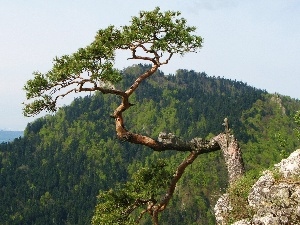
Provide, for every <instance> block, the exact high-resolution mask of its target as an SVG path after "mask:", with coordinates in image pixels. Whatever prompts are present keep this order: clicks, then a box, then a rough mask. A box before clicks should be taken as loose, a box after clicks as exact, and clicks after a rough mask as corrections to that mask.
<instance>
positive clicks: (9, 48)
mask: <svg viewBox="0 0 300 225" xmlns="http://www.w3.org/2000/svg"><path fill="white" fill-rule="evenodd" d="M156 6H159V7H160V8H161V10H162V11H166V10H172V11H180V12H181V13H182V17H184V18H186V19H187V23H188V25H191V26H196V27H197V31H196V34H198V35H200V36H202V38H203V39H204V43H203V48H202V49H201V50H200V51H199V52H198V53H197V54H196V53H189V54H186V55H185V56H184V57H174V58H172V60H171V61H170V62H169V64H168V65H165V66H163V67H161V70H162V71H163V72H164V73H165V74H175V73H176V70H177V69H188V70H194V71H196V72H206V73H207V74H208V75H209V76H216V77H218V76H220V77H224V78H228V79H233V80H238V81H242V82H245V83H247V84H249V85H251V86H253V87H256V88H260V89H265V90H266V91H268V92H269V93H275V92H276V93H279V94H282V95H287V96H290V97H292V98H296V99H300V92H299V88H300V1H299V0H165V1H161V0H151V1H150V0H144V1H139V0H138V1H137V0H109V1H104V0H26V1H25V0H1V2H0V79H1V80H0V96H1V97H0V130H1V129H6V130H24V129H25V127H26V125H27V124H28V123H29V122H32V121H34V120H35V119H37V118H38V117H40V116H43V115H45V114H43V113H42V114H41V115H39V116H36V117H30V118H26V117H24V116H23V114H22V108H23V105H22V102H24V101H25V91H24V90H23V86H24V84H25V83H26V81H27V80H29V79H31V78H32V77H33V76H32V72H34V71H40V72H47V71H48V70H50V69H51V65H52V59H53V58H54V57H55V56H61V55H65V54H71V53H73V52H75V51H76V50H77V49H78V48H80V47H85V46H87V45H88V44H90V43H91V42H92V41H93V38H94V36H95V34H96V32H97V30H99V29H103V28H106V27H107V26H109V25H115V26H117V27H119V26H122V25H127V24H129V22H130V20H131V17H132V16H136V15H138V13H139V11H144V10H146V11H147V10H153V9H154V8H155V7H156ZM133 63H134V62H132V61H130V60H125V59H124V58H122V57H117V60H116V67H117V68H119V69H123V68H125V67H127V66H130V65H132V64H133ZM73 98H74V96H73V97H72V98H69V99H67V100H65V102H63V103H62V104H70V102H71V100H72V99H73Z"/></svg>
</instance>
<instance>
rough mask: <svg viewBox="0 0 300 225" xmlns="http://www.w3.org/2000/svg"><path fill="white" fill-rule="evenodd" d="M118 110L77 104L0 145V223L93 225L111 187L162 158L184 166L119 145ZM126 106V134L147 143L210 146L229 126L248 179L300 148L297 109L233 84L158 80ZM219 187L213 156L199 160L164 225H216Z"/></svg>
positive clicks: (192, 77) (104, 99) (222, 176)
mask: <svg viewBox="0 0 300 225" xmlns="http://www.w3.org/2000/svg"><path fill="white" fill-rule="evenodd" d="M146 68H148V66H147V65H136V66H132V67H128V68H126V69H124V70H123V71H122V75H123V80H122V81H121V82H120V83H119V85H120V86H125V87H127V86H128V85H130V84H131V83H132V81H133V80H134V79H135V77H136V76H135V75H137V74H141V72H142V71H145V70H146ZM119 101H120V100H119V99H118V97H116V96H111V95H103V94H101V93H95V94H93V95H90V96H86V97H82V98H77V99H75V100H74V101H73V102H72V103H71V105H69V106H65V107H63V108H61V109H60V110H59V111H58V112H57V113H56V114H55V115H48V116H45V117H43V118H40V119H37V120H36V121H35V122H33V123H30V124H28V126H27V128H26V130H25V132H24V137H22V138H19V139H16V140H15V141H14V142H11V143H2V144H1V145H0V168H1V176H0V184H1V189H0V212H1V213H0V224H9V225H11V224H90V221H91V218H92V215H93V212H94V208H95V206H96V202H97V198H96V196H97V195H98V193H99V190H108V189H110V188H114V186H115V185H116V184H117V183H120V182H125V181H126V180H127V179H128V178H129V177H130V176H131V175H133V174H134V173H135V172H136V171H137V170H138V169H139V168H140V167H142V166H147V165H150V164H151V163H152V162H155V161H157V160H158V159H159V158H162V159H164V158H165V159H168V160H167V162H168V164H169V165H168V166H169V167H170V168H172V167H174V168H175V167H176V166H177V165H178V164H179V163H180V162H181V160H182V158H183V156H184V155H185V154H187V153H178V152H174V151H168V152H162V153H159V152H153V151H152V150H151V149H148V148H145V147H141V146H137V145H133V144H129V143H127V142H122V141H120V140H119V139H117V138H116V134H115V126H114V121H113V119H112V118H110V115H111V114H112V112H113V110H114V109H115V107H116V105H117V104H119ZM131 102H132V103H134V104H135V105H134V106H133V107H132V108H131V109H130V110H129V111H128V112H126V114H125V115H124V116H125V120H126V124H127V126H128V127H130V129H131V130H133V131H138V132H141V133H145V134H148V135H150V136H152V137H153V138H156V137H157V136H158V134H159V132H161V131H166V132H172V133H174V134H176V135H178V136H180V137H183V138H193V137H203V138H206V137H210V136H212V135H213V134H214V135H216V134H218V133H220V132H222V131H223V129H224V128H223V127H222V122H223V119H224V118H225V117H228V118H229V121H230V123H231V129H232V132H233V133H234V134H235V136H236V137H237V138H238V139H239V140H240V143H241V147H242V151H243V156H244V162H245V166H246V169H247V170H248V171H256V170H259V169H261V168H266V167H269V166H270V165H272V164H274V163H275V162H278V161H279V160H280V159H281V158H283V157H284V156H285V155H286V154H288V153H289V152H292V151H293V150H294V149H295V148H296V147H297V146H299V142H298V141H297V138H296V135H295V134H294V132H293V128H294V126H295V125H294V123H293V116H294V114H295V112H296V110H299V109H300V102H299V101H298V100H294V99H291V98H289V97H286V96H281V95H277V94H276V95H271V94H268V93H267V92H266V91H263V90H259V89H256V88H253V87H250V86H248V85H247V84H245V83H243V82H240V81H233V80H228V79H225V78H221V77H209V76H208V75H207V74H205V73H198V72H195V71H188V70H178V71H177V72H176V74H175V75H168V76H166V75H164V74H163V73H162V72H157V74H155V75H154V76H152V77H151V78H150V79H148V80H147V81H146V82H145V83H143V84H142V85H141V86H140V87H139V88H138V89H137V90H136V93H135V94H134V95H133V96H132V97H131ZM226 187H227V174H226V169H225V166H224V162H223V159H222V156H221V154H220V152H216V153H209V154H204V155H202V156H201V157H200V158H199V159H198V160H197V161H196V162H194V163H193V164H192V166H190V167H189V168H188V169H187V171H186V173H185V175H184V176H183V178H182V179H181V181H180V182H179V184H178V187H177V189H176V195H175V197H174V198H173V200H172V202H171V205H170V206H169V207H168V209H167V210H166V211H165V212H164V213H163V214H162V217H163V218H162V219H161V222H162V224H173V225H176V224H191V225H192V224H214V223H215V220H214V216H213V212H212V207H213V205H214V203H215V200H216V199H217V198H218V196H219V195H220V193H222V192H223V191H224V190H225V189H226ZM142 223H143V224H151V223H150V221H147V220H145V221H143V222H142Z"/></svg>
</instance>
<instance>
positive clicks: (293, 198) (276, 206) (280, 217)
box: [215, 149, 300, 225]
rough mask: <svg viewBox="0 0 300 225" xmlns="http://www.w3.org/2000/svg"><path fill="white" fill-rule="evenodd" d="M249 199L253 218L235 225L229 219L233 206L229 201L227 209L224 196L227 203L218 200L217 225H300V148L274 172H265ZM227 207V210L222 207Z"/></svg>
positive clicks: (244, 219)
mask: <svg viewBox="0 0 300 225" xmlns="http://www.w3.org/2000/svg"><path fill="white" fill-rule="evenodd" d="M225 196H226V194H225ZM229 199H230V198H227V200H229ZM247 200H248V206H247V207H250V208H251V209H252V210H253V215H252V216H251V217H249V218H242V219H240V220H239V221H233V222H232V219H231V218H228V217H230V210H232V206H231V203H230V202H229V201H228V202H227V203H228V205H227V206H226V205H225V206H224V204H225V203H224V196H222V197H221V198H220V200H219V201H221V202H223V203H222V204H220V202H219V201H218V203H217V204H216V207H215V213H216V221H217V224H222V225H225V224H234V225H246V224H247V225H256V224H257V225H258V224H259V225H276V224H278V225H283V224H295V225H296V224H300V149H298V150H296V151H295V152H293V153H292V154H291V155H290V156H289V157H288V158H287V159H283V160H282V161H281V162H280V163H278V164H276V165H275V166H274V169H272V170H266V171H264V172H263V174H262V176H261V177H260V178H259V179H258V180H257V181H256V182H255V184H254V185H253V186H252V187H251V189H250V192H249V195H248V199H247ZM223 206H224V207H225V208H224V210H222V209H221V208H220V207H223ZM228 206H230V207H228ZM222 213H223V214H222Z"/></svg>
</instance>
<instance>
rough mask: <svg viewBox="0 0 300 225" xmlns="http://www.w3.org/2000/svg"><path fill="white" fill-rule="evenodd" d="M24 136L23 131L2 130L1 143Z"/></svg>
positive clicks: (0, 134) (0, 132) (0, 131)
mask: <svg viewBox="0 0 300 225" xmlns="http://www.w3.org/2000/svg"><path fill="white" fill-rule="evenodd" d="M22 136H23V131H10V130H0V143H2V142H8V141H13V140H14V139H15V138H19V137H22Z"/></svg>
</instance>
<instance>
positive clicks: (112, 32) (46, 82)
mask: <svg viewBox="0 0 300 225" xmlns="http://www.w3.org/2000/svg"><path fill="white" fill-rule="evenodd" d="M195 30H196V28H195V27H193V26H188V25H187V21H186V20H185V19H184V18H180V12H172V11H167V12H161V11H160V8H158V7H157V8H155V9H154V10H153V11H149V12H146V11H141V12H140V13H139V15H138V16H135V17H132V20H131V23H130V24H129V25H125V26H122V27H120V28H117V27H115V26H109V27H107V28H105V29H100V30H99V31H98V32H97V34H96V36H95V40H94V41H93V42H92V43H91V44H90V45H88V46H87V47H85V48H80V49H78V51H77V52H75V53H73V54H71V55H63V56H61V57H56V58H54V60H53V67H52V69H51V70H50V71H48V72H46V73H41V72H39V71H36V72H34V73H33V75H34V78H33V79H31V80H29V81H27V83H26V85H25V87H24V89H25V91H26V97H27V100H29V101H28V102H26V103H25V107H24V114H25V115H26V116H32V115H35V114H38V113H40V112H41V111H43V110H46V111H49V112H53V111H55V110H56V109H57V100H58V99H59V98H60V97H64V96H66V95H67V94H69V93H71V92H81V91H96V90H98V91H101V92H102V93H111V94H115V95H118V96H121V97H122V98H123V102H122V103H123V107H121V108H120V109H119V111H118V112H116V113H115V114H116V115H115V116H117V114H120V111H124V110H125V109H126V108H127V107H129V104H128V98H129V96H130V95H131V94H132V93H133V92H134V90H135V89H136V88H137V87H138V86H139V84H140V83H141V82H142V81H143V80H144V79H146V78H147V77H149V76H151V75H152V74H153V73H154V72H155V71H156V70H157V69H158V68H159V67H160V66H161V65H163V64H167V63H168V62H169V60H170V59H171V58H172V56H173V55H174V54H180V55H184V54H185V53H188V52H196V51H197V50H198V49H199V48H201V47H202V38H201V37H200V36H198V35H195V34H193V33H194V31H195ZM117 50H124V51H129V52H130V53H131V58H129V59H134V60H143V61H145V62H147V63H151V64H152V68H151V69H149V70H148V71H147V72H145V73H144V74H142V75H141V76H140V77H139V78H138V79H137V80H136V81H135V82H134V83H133V84H132V86H130V88H128V89H127V90H125V91H124V90H117V89H115V88H114V84H115V83H117V82H118V81H120V80H121V79H122V76H121V74H120V73H119V71H118V70H117V69H116V68H114V61H115V57H116V51H117Z"/></svg>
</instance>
